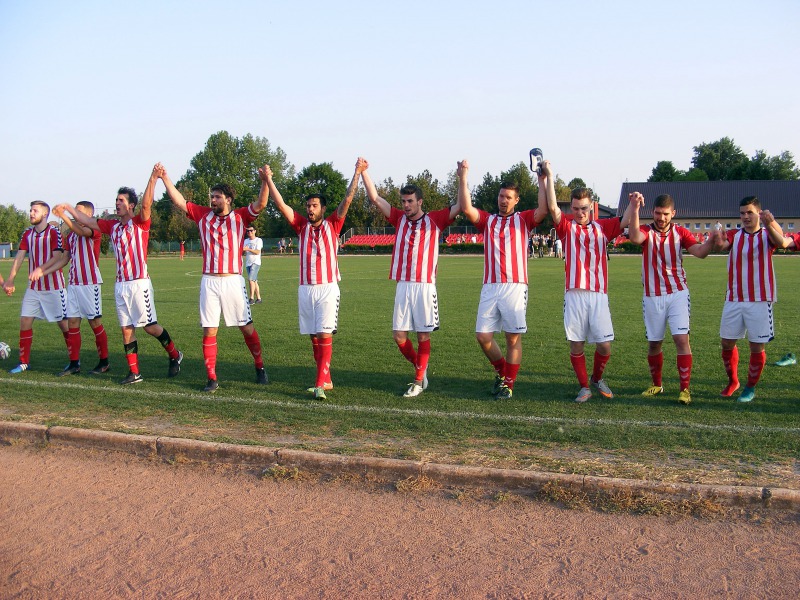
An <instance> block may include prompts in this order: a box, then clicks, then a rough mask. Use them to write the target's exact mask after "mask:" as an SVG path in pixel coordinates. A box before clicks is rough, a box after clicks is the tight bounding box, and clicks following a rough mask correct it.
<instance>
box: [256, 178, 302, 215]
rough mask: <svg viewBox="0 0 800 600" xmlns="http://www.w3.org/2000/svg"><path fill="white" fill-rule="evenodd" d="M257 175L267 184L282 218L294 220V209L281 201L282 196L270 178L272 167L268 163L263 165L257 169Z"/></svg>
mask: <svg viewBox="0 0 800 600" xmlns="http://www.w3.org/2000/svg"><path fill="white" fill-rule="evenodd" d="M258 176H259V177H260V178H261V181H262V183H266V184H267V190H268V192H269V195H270V196H272V200H273V201H274V202H275V206H277V207H278V210H279V211H280V212H281V214H282V215H283V218H284V219H286V220H287V221H289V223H292V222H294V210H292V207H291V206H289V205H288V204H286V202H284V201H283V196H281V193H280V192H279V191H278V188H276V187H275V182H274V181H273V180H272V168H271V167H270V166H269V165H264V166H263V167H261V168H260V169H259V170H258Z"/></svg>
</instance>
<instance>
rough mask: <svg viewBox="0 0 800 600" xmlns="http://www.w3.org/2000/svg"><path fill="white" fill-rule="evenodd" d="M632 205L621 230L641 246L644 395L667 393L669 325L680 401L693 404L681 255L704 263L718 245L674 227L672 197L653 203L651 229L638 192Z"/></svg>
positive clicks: (690, 355) (711, 240) (631, 198)
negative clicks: (647, 381) (647, 382)
mask: <svg viewBox="0 0 800 600" xmlns="http://www.w3.org/2000/svg"><path fill="white" fill-rule="evenodd" d="M628 201H629V202H630V204H629V205H628V210H627V211H626V212H625V215H624V216H623V219H622V224H621V227H623V228H624V227H628V236H629V238H630V240H631V242H633V243H634V244H637V245H639V246H641V247H642V285H643V286H644V298H642V312H643V314H644V329H645V335H646V337H647V342H648V349H647V362H648V364H649V365H650V375H651V377H652V379H653V385H652V386H650V387H649V388H648V389H646V390H645V391H644V392H643V393H642V396H645V397H653V396H657V395H659V394H662V393H664V387H663V385H662V383H663V382H662V371H663V367H664V353H663V352H662V345H663V342H664V334H665V333H666V330H667V323H669V330H670V332H671V333H672V340H673V341H674V342H675V348H676V349H677V353H678V358H677V362H678V377H679V378H680V392H679V394H678V402H680V403H681V404H689V403H690V402H691V401H692V395H691V392H690V391H689V382H690V381H691V378H692V349H691V347H690V346H689V288H688V286H687V284H686V272H685V271H684V269H683V251H684V250H685V251H686V252H688V253H689V254H691V255H692V256H696V257H697V258H705V257H706V256H708V254H709V253H710V252H711V250H712V249H713V248H714V243H715V240H714V238H713V237H710V238H709V239H708V240H706V242H705V243H703V244H700V243H699V242H698V241H697V240H696V239H695V237H694V236H693V235H692V234H691V233H690V232H689V230H688V229H686V228H685V227H681V226H680V225H675V224H673V223H672V219H673V218H674V217H675V201H674V200H673V198H672V196H670V195H669V194H662V195H661V196H658V197H657V198H656V199H655V201H654V202H653V222H652V223H650V224H647V225H640V224H639V210H640V209H641V208H642V207H643V206H644V196H642V194H640V193H639V192H634V193H632V194H629V195H628Z"/></svg>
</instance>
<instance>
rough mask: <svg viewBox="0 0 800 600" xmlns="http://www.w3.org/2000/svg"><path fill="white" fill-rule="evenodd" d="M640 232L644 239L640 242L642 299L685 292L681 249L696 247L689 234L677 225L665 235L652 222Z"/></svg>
mask: <svg viewBox="0 0 800 600" xmlns="http://www.w3.org/2000/svg"><path fill="white" fill-rule="evenodd" d="M639 230H640V231H641V232H642V233H644V234H645V235H646V236H647V237H646V238H645V240H644V242H643V243H642V285H643V286H644V295H645V296H664V295H666V294H672V293H673V292H679V291H681V290H685V289H686V288H687V286H686V272H685V271H684V270H683V252H682V251H683V250H685V249H686V248H691V247H692V246H694V245H695V244H697V240H696V239H695V237H694V236H693V235H692V234H691V232H690V231H689V230H688V229H686V228H685V227H681V226H680V225H674V224H673V225H670V227H669V229H668V230H667V231H665V232H663V233H662V232H660V231H658V230H657V229H656V228H655V226H654V225H653V224H652V223H651V224H649V225H642V226H641V227H639Z"/></svg>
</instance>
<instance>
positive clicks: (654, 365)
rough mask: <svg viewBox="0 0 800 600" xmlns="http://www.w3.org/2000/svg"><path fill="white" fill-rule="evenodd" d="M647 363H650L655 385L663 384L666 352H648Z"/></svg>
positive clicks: (651, 375)
mask: <svg viewBox="0 0 800 600" xmlns="http://www.w3.org/2000/svg"><path fill="white" fill-rule="evenodd" d="M647 364H649V365H650V377H652V378H653V385H657V386H661V384H662V376H661V374H662V372H663V370H664V353H663V352H659V353H658V354H648V355H647Z"/></svg>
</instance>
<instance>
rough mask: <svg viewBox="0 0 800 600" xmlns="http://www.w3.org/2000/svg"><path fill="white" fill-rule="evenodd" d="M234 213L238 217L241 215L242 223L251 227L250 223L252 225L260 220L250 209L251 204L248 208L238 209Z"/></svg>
mask: <svg viewBox="0 0 800 600" xmlns="http://www.w3.org/2000/svg"><path fill="white" fill-rule="evenodd" d="M233 212H235V213H236V214H237V215H239V217H241V219H242V223H244V224H245V225H250V223H252V222H253V221H255V220H256V219H257V218H258V214H256V213H255V212H253V209H252V208H250V205H249V204H248V205H247V206H243V207H242V208H237V209H236V210H235V211H233Z"/></svg>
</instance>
